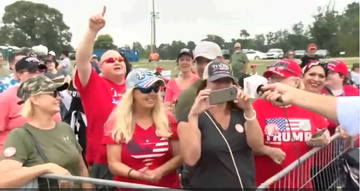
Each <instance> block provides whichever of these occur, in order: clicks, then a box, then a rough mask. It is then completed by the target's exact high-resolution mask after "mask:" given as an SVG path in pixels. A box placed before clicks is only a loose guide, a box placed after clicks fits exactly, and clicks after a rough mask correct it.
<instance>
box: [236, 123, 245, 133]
mask: <svg viewBox="0 0 360 191" xmlns="http://www.w3.org/2000/svg"><path fill="white" fill-rule="evenodd" d="M235 129H236V131H237V132H238V133H243V132H244V127H243V126H242V125H240V124H236V125H235Z"/></svg>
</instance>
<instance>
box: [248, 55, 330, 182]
mask: <svg viewBox="0 0 360 191" xmlns="http://www.w3.org/2000/svg"><path fill="white" fill-rule="evenodd" d="M314 69H315V68H314ZM309 74H312V72H311V73H309ZM301 75H302V73H301V68H300V66H299V65H298V64H297V63H296V62H294V61H292V60H279V61H277V62H276V63H275V64H274V65H273V66H271V67H270V68H269V69H268V70H267V71H266V72H265V73H264V77H265V78H267V79H269V83H276V82H279V83H284V84H287V85H289V86H293V87H297V88H301V89H303V86H304V85H303V83H302V81H301ZM307 85H308V87H309V85H313V86H314V87H315V82H312V83H311V84H307ZM253 107H254V109H255V111H256V113H257V119H258V121H259V124H260V127H261V129H262V130H263V136H264V140H265V142H264V143H265V146H264V148H263V150H262V152H260V153H257V156H255V165H256V183H257V185H260V184H261V183H264V182H265V181H266V180H268V179H269V178H270V177H272V176H273V175H275V174H276V173H278V172H280V171H281V170H283V169H284V168H285V167H287V166H288V165H289V164H291V163H292V162H294V161H296V160H297V159H298V158H300V157H301V156H302V155H303V154H305V153H306V152H308V151H309V150H310V149H311V147H314V146H319V147H320V146H324V145H326V144H328V143H329V140H328V139H329V133H328V132H325V133H323V134H322V135H321V136H319V137H317V138H312V135H313V134H315V133H316V132H317V131H318V130H319V129H323V128H326V127H327V125H328V123H327V121H326V119H325V118H324V117H322V116H319V115H317V114H315V113H311V112H310V111H307V110H305V109H302V108H299V107H297V106H294V105H286V106H284V105H273V104H272V103H270V102H268V101H265V100H262V99H257V100H255V101H254V102H253ZM285 112H286V113H285ZM285 116H286V117H285ZM300 167H301V169H302V170H301V173H303V175H304V176H305V178H303V179H298V178H297V177H289V176H292V174H291V175H286V179H284V180H283V179H280V180H279V181H277V182H276V184H277V185H280V186H284V185H285V187H286V188H301V187H302V188H304V187H305V188H312V184H311V183H308V184H307V183H306V181H308V180H310V167H311V164H310V165H305V166H303V165H301V166H300ZM264 169H266V170H264ZM296 170H299V169H295V171H296ZM299 173H300V171H299ZM294 174H297V173H294ZM294 176H295V175H294ZM287 180H289V181H287ZM290 180H291V181H290ZM293 180H297V181H293Z"/></svg>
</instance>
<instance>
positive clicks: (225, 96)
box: [209, 87, 237, 105]
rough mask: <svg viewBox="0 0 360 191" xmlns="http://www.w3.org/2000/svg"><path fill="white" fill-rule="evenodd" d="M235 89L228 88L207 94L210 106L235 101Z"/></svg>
mask: <svg viewBox="0 0 360 191" xmlns="http://www.w3.org/2000/svg"><path fill="white" fill-rule="evenodd" d="M236 96H237V89H236V87H229V88H224V89H220V90H214V91H211V92H210V94H209V102H210V105H217V104H220V103H225V102H228V101H233V100H235V99H236Z"/></svg>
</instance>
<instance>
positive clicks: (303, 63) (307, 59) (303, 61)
mask: <svg viewBox="0 0 360 191" xmlns="http://www.w3.org/2000/svg"><path fill="white" fill-rule="evenodd" d="M311 60H316V61H319V60H320V57H319V56H318V55H316V54H315V56H313V57H310V56H308V55H304V56H303V57H302V58H301V64H300V67H301V68H303V67H304V66H306V64H308V63H309V62H310V61H311Z"/></svg>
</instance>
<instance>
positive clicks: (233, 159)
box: [205, 111, 244, 191]
mask: <svg viewBox="0 0 360 191" xmlns="http://www.w3.org/2000/svg"><path fill="white" fill-rule="evenodd" d="M205 114H206V115H207V116H208V117H209V119H210V121H211V122H212V123H213V125H214V126H215V127H216V129H217V130H218V132H219V133H220V135H221V137H222V138H223V139H224V141H225V144H226V146H227V147H228V149H229V153H230V157H231V160H232V162H233V164H234V168H235V172H236V175H237V177H238V179H239V183H240V188H241V190H242V191H244V186H243V183H242V181H241V176H240V173H239V169H238V168H237V166H236V161H235V158H234V155H233V153H232V150H231V147H230V145H229V143H228V142H227V140H226V138H225V136H224V134H223V133H222V132H221V130H220V128H219V127H218V126H217V125H216V123H215V121H214V120H213V118H212V117H211V116H210V115H209V114H208V112H207V111H205Z"/></svg>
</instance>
